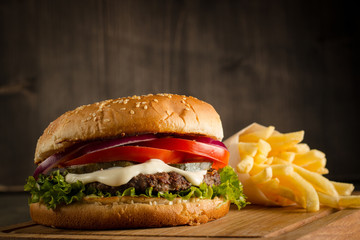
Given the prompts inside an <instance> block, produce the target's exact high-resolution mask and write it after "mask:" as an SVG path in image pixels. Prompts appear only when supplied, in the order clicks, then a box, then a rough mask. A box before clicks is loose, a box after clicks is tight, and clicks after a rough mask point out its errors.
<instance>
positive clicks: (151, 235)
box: [0, 194, 360, 240]
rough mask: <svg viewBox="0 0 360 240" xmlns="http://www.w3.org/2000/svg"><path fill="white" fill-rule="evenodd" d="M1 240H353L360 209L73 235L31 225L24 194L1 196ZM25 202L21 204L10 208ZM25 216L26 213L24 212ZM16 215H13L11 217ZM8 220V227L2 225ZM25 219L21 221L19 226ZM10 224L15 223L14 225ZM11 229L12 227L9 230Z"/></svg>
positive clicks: (269, 211)
mask: <svg viewBox="0 0 360 240" xmlns="http://www.w3.org/2000/svg"><path fill="white" fill-rule="evenodd" d="M0 199H1V202H0V203H1V204H2V206H4V205H3V203H4V202H5V200H6V201H8V203H10V201H12V202H13V204H12V205H13V206H12V207H8V208H4V207H3V208H2V210H1V212H0V214H1V216H0V219H1V225H2V227H0V239H139V238H146V239H159V238H160V239H194V240H195V239H197V240H201V239H209V238H210V239H211V238H216V239H219V238H220V239H221V238H226V239H264V238H266V239H302V240H303V239H347V240H349V239H357V238H358V236H360V224H359V223H360V209H345V210H341V211H338V210H335V209H330V208H321V209H320V211H318V212H315V213H307V212H305V211H304V210H303V209H298V208H295V207H287V208H264V207H259V206H255V205H250V206H247V207H246V208H244V209H242V210H241V211H238V210H237V209H236V208H235V207H234V206H232V207H231V209H230V212H229V214H228V215H226V216H225V217H224V218H221V219H218V220H216V221H213V222H210V223H207V224H203V225H199V226H178V227H167V228H152V229H131V230H130V229H126V230H107V231H77V230H63V229H54V228H49V227H44V226H40V225H37V224H35V223H33V222H31V221H30V219H29V216H28V213H27V206H26V195H21V194H18V195H12V196H9V195H1V196H0ZM24 199H25V203H22V204H21V205H18V206H17V207H14V206H15V205H16V202H17V204H19V203H21V201H23V200H24ZM6 209H7V210H6ZM25 211H26V212H25ZM14 215H15V216H14ZM6 219H8V220H7V223H8V224H7V225H4V224H5V223H6ZM24 220H25V222H24ZM14 221H19V222H17V224H13V223H14ZM9 224H13V225H9Z"/></svg>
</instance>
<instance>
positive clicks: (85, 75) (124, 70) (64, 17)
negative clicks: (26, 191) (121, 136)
mask: <svg viewBox="0 0 360 240" xmlns="http://www.w3.org/2000/svg"><path fill="white" fill-rule="evenodd" d="M358 16H359V12H358V8H357V7H356V5H355V1H354V2H351V1H302V0H294V1H287V0H284V1H266V0H264V1H260V0H253V1H191V0H189V1H180V0H179V1H175V0H173V1H170V0H169V1H146V0H143V1H131V0H129V1H106V0H104V1H95V0H92V1H71V0H68V1H60V0H54V1H25V0H18V1H13V0H1V1H0V109H1V113H0V115H1V117H0V133H1V137H0V163H1V168H0V185H3V186H13V185H22V184H23V183H24V181H25V178H26V177H27V176H28V175H30V174H32V172H33V170H34V165H33V162H32V161H33V154H34V148H35V144H36V141H37V138H38V137H39V136H40V135H41V133H42V131H43V129H44V128H45V127H46V126H47V125H48V123H49V122H50V121H52V120H54V119H55V118H57V117H58V116H59V115H60V114H62V113H63V112H65V111H67V110H70V109H73V108H75V107H76V106H79V105H82V104H88V103H92V102H94V101H99V100H103V99H107V98H117V97H121V96H129V95H134V94H137V95H139V94H147V93H158V92H171V93H180V94H186V95H193V96H196V97H198V98H200V99H202V100H205V101H208V102H209V103H211V104H213V105H214V107H215V108H216V109H217V110H218V112H219V114H220V115H221V118H222V120H223V125H224V130H225V136H226V137H228V136H230V135H231V134H232V133H234V132H236V131H238V130H240V129H241V128H243V127H245V126H246V125H248V124H250V123H252V122H259V123H262V124H265V125H274V126H275V127H276V128H277V129H278V130H280V131H284V132H288V131H295V130H302V129H303V130H305V142H307V143H308V144H309V145H310V146H311V147H312V148H317V149H320V150H322V151H324V152H325V153H326V154H327V159H328V164H327V167H328V168H329V170H330V175H329V177H330V178H331V179H335V180H342V181H350V182H359V180H360V173H359V169H360V159H359V148H360V147H359V146H360V145H359V144H360V143H359V136H360V131H359V122H360V121H359V120H360V118H359V106H358V103H357V102H358V96H359V94H358V92H359V90H360V89H359V80H360V79H359V63H360V60H359V56H360V52H359V49H360V47H359V44H360V38H359V26H360V24H359V18H358Z"/></svg>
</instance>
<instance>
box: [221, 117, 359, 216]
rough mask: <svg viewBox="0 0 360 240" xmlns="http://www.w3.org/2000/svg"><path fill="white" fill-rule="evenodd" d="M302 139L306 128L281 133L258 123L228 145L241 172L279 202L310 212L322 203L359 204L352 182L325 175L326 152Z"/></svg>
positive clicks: (236, 136)
mask: <svg viewBox="0 0 360 240" xmlns="http://www.w3.org/2000/svg"><path fill="white" fill-rule="evenodd" d="M303 138H304V131H297V132H290V133H279V132H277V131H276V130H275V128H274V127H273V126H269V127H264V126H261V125H259V124H256V123H255V124H252V125H250V126H249V127H247V128H246V129H244V130H242V131H240V132H239V133H238V134H237V135H234V136H233V137H232V139H229V140H226V141H225V144H226V145H227V147H228V148H229V151H230V158H232V159H230V163H231V164H230V165H232V166H233V167H235V168H236V171H237V172H238V175H239V176H240V175H244V174H245V175H246V176H248V180H249V181H251V185H252V186H256V188H258V190H260V191H261V192H262V193H263V194H264V195H265V197H266V198H267V199H268V200H269V201H270V202H272V203H275V204H276V205H280V206H287V205H293V204H294V203H295V204H297V205H299V206H301V207H302V208H305V209H306V210H307V211H309V212H314V211H318V210H319V208H320V205H325V206H329V207H332V208H338V209H341V208H351V207H360V196H351V194H352V192H353V190H354V186H353V185H352V184H348V183H341V182H334V181H330V180H328V179H327V178H325V177H324V176H323V174H326V173H328V169H327V168H326V167H325V165H326V158H325V154H324V153H323V152H321V151H319V150H315V149H310V147H309V146H308V145H307V144H306V143H302V141H303ZM234 144H236V146H235V145H234ZM230 145H231V146H230ZM234 146H235V147H234ZM233 154H237V155H239V156H232V155H233ZM234 159H235V162H234ZM240 180H241V179H240ZM249 181H247V182H249ZM243 184H246V183H243ZM244 188H246V186H244ZM251 200H252V199H249V201H250V202H251Z"/></svg>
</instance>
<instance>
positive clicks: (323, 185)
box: [293, 165, 338, 197]
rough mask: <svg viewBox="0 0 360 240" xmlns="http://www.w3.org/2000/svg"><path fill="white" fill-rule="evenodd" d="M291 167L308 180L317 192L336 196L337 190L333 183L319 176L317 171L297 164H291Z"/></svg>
mask: <svg viewBox="0 0 360 240" xmlns="http://www.w3.org/2000/svg"><path fill="white" fill-rule="evenodd" d="M293 167H294V170H295V172H297V173H298V174H299V175H300V176H301V177H303V178H304V179H305V180H306V181H308V182H310V183H311V184H312V185H313V186H314V188H315V189H316V190H317V191H318V192H323V193H325V194H328V195H331V196H335V197H337V196H338V192H337V191H336V189H335V187H334V185H333V184H331V182H330V181H329V180H328V179H327V178H325V177H323V176H321V175H320V174H318V173H314V172H311V171H309V170H306V169H304V168H301V167H299V166H297V165H293Z"/></svg>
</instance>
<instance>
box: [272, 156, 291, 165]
mask: <svg viewBox="0 0 360 240" xmlns="http://www.w3.org/2000/svg"><path fill="white" fill-rule="evenodd" d="M272 163H273V164H289V162H288V161H285V160H283V159H282V158H278V157H273V161H272Z"/></svg>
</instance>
